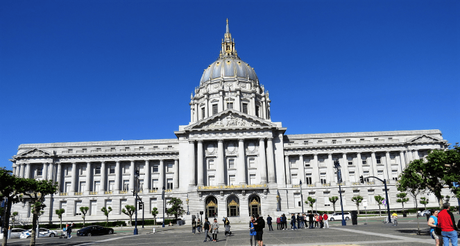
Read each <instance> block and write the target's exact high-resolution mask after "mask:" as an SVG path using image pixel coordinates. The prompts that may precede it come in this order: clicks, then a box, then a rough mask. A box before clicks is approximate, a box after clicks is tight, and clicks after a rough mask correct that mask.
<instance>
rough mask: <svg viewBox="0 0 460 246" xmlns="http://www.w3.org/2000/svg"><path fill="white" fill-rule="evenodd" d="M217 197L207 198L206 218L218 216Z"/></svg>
mask: <svg viewBox="0 0 460 246" xmlns="http://www.w3.org/2000/svg"><path fill="white" fill-rule="evenodd" d="M217 208H218V207H217V198H215V197H214V196H209V197H208V198H206V218H213V217H217V216H218V214H217V213H218V209H217Z"/></svg>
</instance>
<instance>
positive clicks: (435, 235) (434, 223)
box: [428, 210, 441, 246]
mask: <svg viewBox="0 0 460 246" xmlns="http://www.w3.org/2000/svg"><path fill="white" fill-rule="evenodd" d="M438 214H439V210H436V211H431V216H430V219H429V220H428V225H429V226H430V227H431V229H430V235H431V238H433V239H434V240H435V243H436V246H441V238H440V236H441V235H438V233H437V232H436V230H435V229H436V228H437V225H438Z"/></svg>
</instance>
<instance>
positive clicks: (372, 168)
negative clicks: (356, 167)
mask: <svg viewBox="0 0 460 246" xmlns="http://www.w3.org/2000/svg"><path fill="white" fill-rule="evenodd" d="M376 170H377V160H376V159H375V152H374V151H372V152H371V165H370V168H369V176H378V175H377V173H376Z"/></svg>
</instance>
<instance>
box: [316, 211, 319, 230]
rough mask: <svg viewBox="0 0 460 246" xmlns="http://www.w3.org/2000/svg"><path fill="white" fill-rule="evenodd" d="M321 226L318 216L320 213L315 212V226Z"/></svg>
mask: <svg viewBox="0 0 460 246" xmlns="http://www.w3.org/2000/svg"><path fill="white" fill-rule="evenodd" d="M318 226H319V218H318V214H315V228H318Z"/></svg>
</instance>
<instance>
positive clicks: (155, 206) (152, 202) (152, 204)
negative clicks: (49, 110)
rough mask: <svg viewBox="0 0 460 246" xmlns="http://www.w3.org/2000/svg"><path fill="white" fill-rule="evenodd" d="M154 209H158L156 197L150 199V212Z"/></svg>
mask: <svg viewBox="0 0 460 246" xmlns="http://www.w3.org/2000/svg"><path fill="white" fill-rule="evenodd" d="M153 208H158V204H157V198H156V197H154V198H150V210H149V211H152V210H153Z"/></svg>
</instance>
